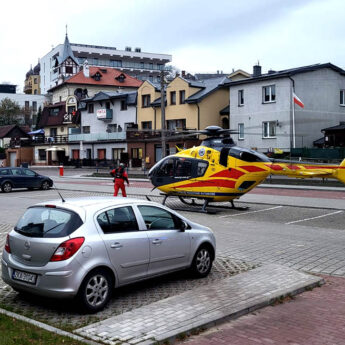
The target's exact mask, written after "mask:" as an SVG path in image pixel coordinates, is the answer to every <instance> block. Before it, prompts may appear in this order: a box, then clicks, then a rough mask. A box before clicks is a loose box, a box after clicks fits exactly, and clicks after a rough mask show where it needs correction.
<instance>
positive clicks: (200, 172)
mask: <svg viewBox="0 0 345 345" xmlns="http://www.w3.org/2000/svg"><path fill="white" fill-rule="evenodd" d="M207 167H208V163H207V162H198V166H197V176H198V177H201V176H204V175H205V172H206V170H207Z"/></svg>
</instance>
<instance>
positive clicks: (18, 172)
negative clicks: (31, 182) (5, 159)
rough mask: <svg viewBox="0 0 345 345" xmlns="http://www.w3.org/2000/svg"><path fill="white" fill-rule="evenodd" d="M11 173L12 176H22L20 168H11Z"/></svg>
mask: <svg viewBox="0 0 345 345" xmlns="http://www.w3.org/2000/svg"><path fill="white" fill-rule="evenodd" d="M11 171H12V175H14V176H22V171H21V169H11Z"/></svg>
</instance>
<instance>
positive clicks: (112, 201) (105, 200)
mask: <svg viewBox="0 0 345 345" xmlns="http://www.w3.org/2000/svg"><path fill="white" fill-rule="evenodd" d="M137 203H148V204H150V203H151V202H148V201H146V200H142V199H134V198H123V197H116V198H115V197H113V196H92V197H80V198H67V199H66V200H65V202H63V201H62V200H61V199H55V200H51V201H45V202H41V203H38V204H36V205H34V206H45V205H55V206H57V207H62V208H68V209H73V210H75V209H81V208H82V209H91V208H95V206H97V208H98V209H102V208H106V207H108V206H121V205H128V204H137Z"/></svg>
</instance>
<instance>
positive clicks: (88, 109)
mask: <svg viewBox="0 0 345 345" xmlns="http://www.w3.org/2000/svg"><path fill="white" fill-rule="evenodd" d="M136 104H137V92H136V91H135V92H124V93H121V92H103V91H102V92H99V93H98V94H96V95H95V96H94V97H93V98H91V99H87V100H85V108H84V109H83V110H81V124H80V128H78V129H70V133H69V136H68V142H69V157H70V158H71V159H76V160H78V159H87V160H89V159H91V160H99V161H100V162H101V161H113V162H114V164H116V163H117V162H118V161H119V160H121V158H123V154H124V153H125V152H127V142H126V129H127V128H128V127H132V126H133V125H134V124H135V123H136V121H137V118H136V117H137V112H136ZM73 142H75V144H73Z"/></svg>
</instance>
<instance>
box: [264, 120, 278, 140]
mask: <svg viewBox="0 0 345 345" xmlns="http://www.w3.org/2000/svg"><path fill="white" fill-rule="evenodd" d="M276 127H277V122H276V121H267V122H263V123H262V137H263V138H275V136H276Z"/></svg>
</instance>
